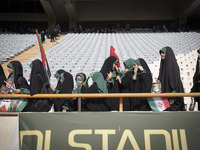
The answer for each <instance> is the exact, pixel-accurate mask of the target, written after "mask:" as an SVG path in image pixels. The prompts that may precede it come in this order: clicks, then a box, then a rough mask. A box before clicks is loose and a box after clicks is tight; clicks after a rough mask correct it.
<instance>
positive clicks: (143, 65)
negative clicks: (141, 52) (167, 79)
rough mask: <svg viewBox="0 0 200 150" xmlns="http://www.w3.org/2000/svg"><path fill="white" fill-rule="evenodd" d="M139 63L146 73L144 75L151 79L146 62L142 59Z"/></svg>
mask: <svg viewBox="0 0 200 150" xmlns="http://www.w3.org/2000/svg"><path fill="white" fill-rule="evenodd" d="M139 60H140V63H141V65H142V67H143V68H144V70H145V71H146V73H147V74H148V75H149V76H150V77H151V79H152V74H151V70H150V69H149V66H148V65H147V63H146V61H145V60H144V59H142V58H139Z"/></svg>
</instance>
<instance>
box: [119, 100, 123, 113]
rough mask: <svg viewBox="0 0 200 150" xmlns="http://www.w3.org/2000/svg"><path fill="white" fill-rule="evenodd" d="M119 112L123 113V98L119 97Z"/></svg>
mask: <svg viewBox="0 0 200 150" xmlns="http://www.w3.org/2000/svg"><path fill="white" fill-rule="evenodd" d="M119 111H120V112H122V111H123V97H120V99H119Z"/></svg>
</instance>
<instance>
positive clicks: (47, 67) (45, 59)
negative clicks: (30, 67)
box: [35, 29, 51, 78]
mask: <svg viewBox="0 0 200 150" xmlns="http://www.w3.org/2000/svg"><path fill="white" fill-rule="evenodd" d="M35 32H36V35H37V39H38V44H39V47H40V53H41V59H42V64H43V66H44V68H45V69H46V72H47V75H48V77H49V78H50V77H51V71H50V68H49V64H48V61H47V57H46V54H45V51H44V48H43V45H42V41H41V38H40V35H39V33H38V31H37V29H36V30H35Z"/></svg>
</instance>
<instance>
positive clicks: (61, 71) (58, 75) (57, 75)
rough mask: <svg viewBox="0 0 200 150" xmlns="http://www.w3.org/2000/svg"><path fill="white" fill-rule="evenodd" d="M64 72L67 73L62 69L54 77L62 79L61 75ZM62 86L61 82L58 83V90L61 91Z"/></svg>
mask: <svg viewBox="0 0 200 150" xmlns="http://www.w3.org/2000/svg"><path fill="white" fill-rule="evenodd" d="M63 72H65V71H64V70H63V69H60V70H58V71H57V72H56V73H55V75H54V76H55V77H57V78H60V74H61V73H63ZM60 85H61V82H60V80H59V81H58V83H57V86H56V90H60Z"/></svg>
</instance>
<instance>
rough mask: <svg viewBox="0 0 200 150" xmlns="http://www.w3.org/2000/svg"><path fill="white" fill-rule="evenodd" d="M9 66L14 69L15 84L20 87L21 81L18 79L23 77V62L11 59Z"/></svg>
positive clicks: (17, 87)
mask: <svg viewBox="0 0 200 150" xmlns="http://www.w3.org/2000/svg"><path fill="white" fill-rule="evenodd" d="M7 66H8V67H9V68H11V69H13V75H14V81H13V82H14V84H15V88H16V89H19V88H20V87H19V83H18V80H19V79H20V78H21V77H23V68H22V64H21V63H20V62H19V61H11V62H10V63H9V64H8V65H7ZM11 75H12V74H9V76H8V78H10V77H11Z"/></svg>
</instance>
